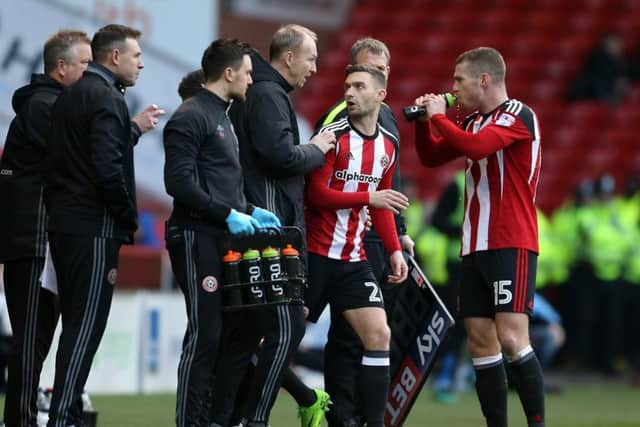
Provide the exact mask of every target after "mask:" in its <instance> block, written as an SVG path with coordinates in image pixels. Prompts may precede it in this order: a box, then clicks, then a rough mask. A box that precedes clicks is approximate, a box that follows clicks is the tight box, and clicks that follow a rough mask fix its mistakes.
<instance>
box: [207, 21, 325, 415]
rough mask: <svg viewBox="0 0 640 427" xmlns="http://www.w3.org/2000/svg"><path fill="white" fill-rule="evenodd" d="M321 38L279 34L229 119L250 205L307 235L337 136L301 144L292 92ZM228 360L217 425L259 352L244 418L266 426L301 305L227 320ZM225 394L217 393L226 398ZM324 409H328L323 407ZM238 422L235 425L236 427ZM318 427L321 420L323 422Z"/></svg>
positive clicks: (297, 390)
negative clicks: (308, 186)
mask: <svg viewBox="0 0 640 427" xmlns="http://www.w3.org/2000/svg"><path fill="white" fill-rule="evenodd" d="M316 40H317V37H316V35H315V33H313V32H312V31H311V30H309V29H308V28H305V27H302V26H299V25H286V26H283V27H281V28H280V29H279V30H278V31H276V33H275V34H274V36H273V38H272V40H271V46H270V50H269V61H268V62H267V61H266V60H265V59H264V58H262V57H261V56H260V55H258V54H256V55H253V56H252V62H253V81H254V83H253V85H252V86H251V88H249V90H248V92H247V100H246V101H245V102H244V103H242V104H239V105H237V106H236V105H234V106H233V107H232V108H231V111H230V117H231V120H232V121H233V124H234V127H235V130H236V132H237V134H238V141H239V143H240V161H241V163H242V169H243V171H244V176H245V194H246V195H247V200H248V201H249V202H251V203H253V204H255V205H259V206H264V207H265V208H266V209H268V210H270V211H271V212H273V213H275V214H276V215H277V216H278V218H279V219H280V222H281V223H282V225H283V226H297V227H300V228H301V229H302V231H303V233H304V229H305V227H304V204H303V202H304V200H303V198H304V176H305V175H306V174H307V173H309V172H311V171H312V170H314V169H316V168H319V167H321V166H322V165H323V164H324V155H325V153H326V152H327V151H329V150H330V149H331V148H332V147H333V146H334V143H335V136H334V135H333V133H332V132H325V133H321V134H318V135H317V136H315V137H314V138H312V139H311V141H309V144H301V141H300V137H299V132H298V123H297V120H296V116H295V110H294V108H293V105H292V103H291V99H290V98H289V92H291V91H292V90H294V89H296V88H301V87H302V86H304V84H305V82H306V80H307V78H309V77H310V76H311V75H312V74H314V73H315V72H316V59H317V56H318V55H317V49H316ZM225 321H226V323H225V343H224V352H223V353H222V355H221V359H220V360H219V362H218V368H217V371H216V372H217V376H216V384H224V385H225V386H226V390H227V393H225V396H220V397H215V398H214V407H213V411H212V421H213V422H215V423H217V424H219V425H227V424H229V423H230V417H231V414H230V413H228V412H227V411H228V410H229V409H231V408H232V406H233V405H228V401H229V400H231V401H233V399H234V398H235V396H236V390H237V388H238V387H239V384H238V381H236V380H237V379H238V378H239V377H241V376H240V375H238V372H239V370H243V369H244V367H246V366H247V365H248V363H249V358H250V357H251V355H252V354H253V352H255V351H256V347H257V344H258V342H259V340H260V339H261V338H263V341H262V345H261V346H260V348H259V349H257V365H256V371H255V377H254V379H253V381H252V383H251V385H250V386H249V390H248V396H247V398H246V402H247V408H246V411H245V413H244V415H245V417H246V418H247V420H248V422H249V424H248V425H250V426H266V425H267V423H268V420H269V414H270V412H271V408H272V406H273V403H274V402H275V399H276V395H277V392H278V390H279V388H280V383H281V379H282V375H283V370H284V368H286V366H287V365H288V363H289V361H290V359H291V356H292V355H293V354H294V352H295V350H296V349H297V347H298V343H299V342H300V340H301V339H302V336H303V335H304V312H303V307H302V306H301V305H299V304H290V305H275V306H265V307H260V308H256V309H254V310H251V312H241V313H240V314H230V315H229V316H227V317H226V318H225ZM288 380H290V381H291V383H288V384H286V385H285V386H286V388H287V390H289V391H290V392H291V393H292V394H294V395H295V396H297V398H296V400H297V401H298V403H299V404H300V405H301V406H302V407H307V406H311V405H313V404H314V403H315V402H319V401H320V400H322V402H324V403H322V402H319V405H318V407H320V406H323V407H326V404H328V396H327V395H326V394H324V392H315V393H314V391H313V390H311V389H309V388H307V387H305V386H304V385H303V384H302V383H300V381H299V380H297V379H296V378H295V377H294V376H293V375H288ZM219 389H220V387H215V388H214V393H215V390H219ZM320 403H322V405H320ZM233 421H236V420H233ZM318 422H319V420H318Z"/></svg>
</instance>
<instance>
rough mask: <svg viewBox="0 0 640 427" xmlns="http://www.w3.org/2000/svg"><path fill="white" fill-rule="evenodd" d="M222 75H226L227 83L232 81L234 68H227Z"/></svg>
mask: <svg viewBox="0 0 640 427" xmlns="http://www.w3.org/2000/svg"><path fill="white" fill-rule="evenodd" d="M222 76H223V77H224V80H225V81H226V82H227V83H231V82H232V81H233V78H234V73H233V69H232V68H231V67H227V68H225V69H224V71H223V72H222Z"/></svg>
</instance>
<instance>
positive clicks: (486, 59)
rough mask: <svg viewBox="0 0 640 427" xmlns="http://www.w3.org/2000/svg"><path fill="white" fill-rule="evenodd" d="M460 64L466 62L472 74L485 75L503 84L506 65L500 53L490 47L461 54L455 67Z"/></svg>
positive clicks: (478, 48)
mask: <svg viewBox="0 0 640 427" xmlns="http://www.w3.org/2000/svg"><path fill="white" fill-rule="evenodd" d="M462 62H468V63H469V65H470V66H471V70H472V72H473V73H475V74H476V75H478V76H479V75H480V74H481V73H487V74H489V75H490V76H491V78H492V79H493V80H494V81H496V82H504V79H505V76H506V73H507V65H506V64H505V62H504V58H503V57H502V55H501V54H500V52H498V51H497V50H496V49H494V48H492V47H477V48H475V49H471V50H468V51H466V52H463V53H461V54H460V56H458V59H456V65H457V64H460V63H462Z"/></svg>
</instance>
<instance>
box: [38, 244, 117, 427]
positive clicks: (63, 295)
mask: <svg viewBox="0 0 640 427" xmlns="http://www.w3.org/2000/svg"><path fill="white" fill-rule="evenodd" d="M49 245H50V248H51V256H52V259H53V263H54V265H55V267H56V276H57V279H58V296H59V301H60V314H61V317H62V335H61V336H60V342H59V345H58V353H57V355H56V369H55V380H54V385H53V397H52V400H51V409H50V411H49V423H48V424H47V426H48V427H66V426H69V425H74V426H82V425H83V424H84V423H83V421H82V419H81V414H80V413H79V412H78V411H77V410H75V409H74V403H77V402H78V401H79V400H80V397H81V395H82V390H83V389H84V385H85V383H86V381H87V377H88V376H89V370H90V369H91V363H92V361H93V357H94V355H95V353H96V351H97V349H98V345H99V344H100V340H101V339H102V335H103V333H104V330H105V328H106V325H107V318H108V317H109V310H110V308H111V299H112V296H113V289H114V286H115V283H116V278H117V268H118V254H119V252H120V246H121V242H120V241H119V240H116V239H108V238H104V237H96V236H85V235H73V234H67V233H59V232H50V233H49Z"/></svg>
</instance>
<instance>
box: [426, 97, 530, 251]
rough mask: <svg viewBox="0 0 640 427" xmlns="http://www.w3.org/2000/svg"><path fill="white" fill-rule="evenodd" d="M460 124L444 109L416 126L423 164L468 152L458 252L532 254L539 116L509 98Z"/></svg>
mask: <svg viewBox="0 0 640 427" xmlns="http://www.w3.org/2000/svg"><path fill="white" fill-rule="evenodd" d="M463 128H464V130H462V129H460V128H459V127H458V126H456V125H455V124H454V123H453V122H451V121H450V120H449V119H448V118H447V117H446V116H445V115H443V114H436V115H434V116H433V117H432V118H431V120H429V121H428V122H426V123H425V122H419V124H418V125H417V127H416V148H417V150H418V155H419V156H420V159H421V160H422V162H423V164H425V165H427V166H438V165H440V164H443V163H446V162H448V161H449V160H452V159H454V158H456V157H460V156H466V157H467V168H466V183H465V208H464V219H463V222H462V249H461V254H462V255H463V256H464V255H467V254H470V253H472V252H476V251H483V250H488V249H499V248H522V249H529V250H531V251H534V252H536V253H537V252H538V223H537V218H536V209H535V197H536V188H537V186H538V178H539V176H540V160H541V146H540V130H539V126H538V118H537V117H536V115H535V113H534V112H533V110H531V108H529V107H528V106H527V105H525V104H523V103H522V102H520V101H517V100H515V99H510V100H508V101H506V102H505V103H503V104H502V105H500V106H499V107H498V108H496V109H495V110H494V111H492V112H491V113H488V114H480V113H474V114H472V115H471V116H469V117H468V118H467V119H466V120H465V122H464V124H463ZM434 130H437V133H439V135H440V136H437V135H435V133H434V132H433V131H434Z"/></svg>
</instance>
